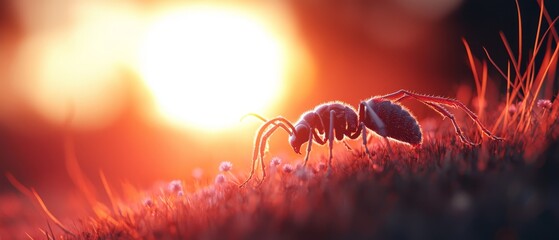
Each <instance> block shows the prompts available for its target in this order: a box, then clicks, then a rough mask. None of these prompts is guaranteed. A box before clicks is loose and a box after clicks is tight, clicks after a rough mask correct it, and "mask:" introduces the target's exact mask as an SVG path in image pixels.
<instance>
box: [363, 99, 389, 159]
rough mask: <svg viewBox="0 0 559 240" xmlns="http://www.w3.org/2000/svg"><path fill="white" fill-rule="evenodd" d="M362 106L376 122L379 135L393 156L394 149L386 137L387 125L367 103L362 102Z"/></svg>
mask: <svg viewBox="0 0 559 240" xmlns="http://www.w3.org/2000/svg"><path fill="white" fill-rule="evenodd" d="M371 103H372V101H371ZM361 104H363V105H365V109H366V111H367V113H368V114H369V117H371V119H373V121H374V122H375V125H376V126H377V132H378V134H379V135H381V136H382V137H383V138H384V141H385V142H386V147H387V148H388V152H389V153H390V154H392V148H391V147H390V142H389V141H388V138H387V137H386V135H387V133H386V125H385V124H384V122H383V121H382V119H380V117H379V116H378V115H377V113H376V112H375V110H373V107H372V106H369V105H368V104H367V103H365V102H361Z"/></svg>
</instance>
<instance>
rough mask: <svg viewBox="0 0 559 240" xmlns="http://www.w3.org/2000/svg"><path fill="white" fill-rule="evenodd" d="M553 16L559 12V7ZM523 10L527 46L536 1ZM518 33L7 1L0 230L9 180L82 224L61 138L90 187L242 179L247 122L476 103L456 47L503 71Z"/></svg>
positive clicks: (256, 8)
mask: <svg viewBox="0 0 559 240" xmlns="http://www.w3.org/2000/svg"><path fill="white" fill-rule="evenodd" d="M546 7H547V10H548V11H549V12H550V15H551V16H552V18H553V17H555V16H557V15H558V13H559V12H558V9H559V4H558V3H557V1H547V2H546ZM520 8H521V11H522V14H523V15H522V17H523V22H524V41H526V42H527V43H530V42H531V41H530V39H533V36H534V35H535V26H536V25H537V20H538V14H539V5H538V1H536V0H533V1H532V0H527V1H520ZM517 26H518V21H517V12H516V5H515V2H514V1H513V0H495V1H484V0H421V1H413V0H377V1H330V0H327V1H250V0H249V1H239V2H234V3H233V1H151V0H136V1H133V0H127V1H118V2H115V1H81V0H80V1H70V0H49V1H41V2H37V1H32V0H18V1H16V0H7V1H6V0H4V1H0V170H1V172H2V177H0V196H1V199H0V201H2V202H3V204H1V205H2V207H1V208H0V221H1V223H2V224H3V225H5V226H6V224H14V221H15V220H14V219H16V218H18V217H21V216H23V215H22V212H21V211H25V209H26V207H25V205H22V203H19V202H18V201H17V199H18V197H17V196H16V197H14V196H13V195H12V194H10V193H13V192H16V190H15V188H14V187H13V186H12V185H11V184H10V183H9V182H8V180H7V178H6V177H4V174H5V173H11V174H12V175H13V176H14V177H15V178H17V179H18V180H19V181H21V182H22V183H23V184H24V185H26V186H32V187H34V188H35V189H37V192H38V193H39V194H40V195H41V196H43V198H44V199H45V202H46V204H47V205H48V206H49V207H50V208H51V210H52V211H53V213H54V214H55V215H58V216H61V217H62V218H64V217H65V216H75V214H77V213H79V212H80V210H79V209H81V208H80V207H79V206H80V204H79V203H80V202H82V201H83V196H81V195H80V194H79V192H78V191H77V188H76V186H75V185H74V182H73V181H72V179H71V177H70V174H69V173H68V167H67V164H66V162H65V148H64V136H65V133H68V132H71V134H72V136H73V137H72V140H73V143H74V148H73V150H74V151H75V156H76V159H77V161H78V163H79V166H80V168H81V169H82V171H83V175H84V176H86V177H87V178H89V179H90V180H91V181H92V183H93V185H94V186H97V187H98V188H99V189H102V188H101V187H100V186H102V185H101V181H100V180H99V171H100V170H102V171H103V172H104V173H105V175H106V176H107V179H108V181H109V182H110V183H111V184H112V185H114V186H117V187H116V189H118V186H120V183H122V182H129V183H131V184H132V185H134V186H137V187H138V188H147V187H150V186H152V185H153V184H154V182H157V181H168V180H171V179H183V180H185V181H186V182H187V184H188V182H192V181H194V177H193V171H194V172H200V170H201V171H202V173H203V175H202V177H201V179H202V181H208V182H209V181H212V179H213V177H214V176H215V174H216V173H217V168H218V165H219V163H220V162H222V161H231V162H232V163H233V171H234V172H235V173H243V174H246V173H248V171H249V164H250V159H251V153H252V141H253V137H254V133H255V132H256V130H257V129H258V126H259V125H260V122H259V121H258V120H257V119H248V118H247V119H245V120H244V121H243V122H241V121H239V119H240V117H241V116H243V115H244V114H245V113H248V112H255V113H259V114H262V115H263V116H266V117H275V116H277V115H282V116H285V117H286V118H288V119H290V120H291V121H293V122H294V121H296V120H297V119H298V117H299V116H300V115H301V114H302V113H303V112H305V111H307V110H310V109H312V108H314V106H316V105H318V104H320V103H323V102H327V101H332V100H340V101H343V102H346V103H348V104H351V105H353V106H357V105H358V103H359V101H360V100H362V99H366V98H369V97H371V96H374V95H382V94H387V93H391V92H393V91H396V90H398V89H409V90H413V91H416V92H419V93H426V94H434V95H444V96H449V97H457V93H458V92H460V93H461V96H458V97H459V98H460V100H462V101H465V102H466V103H467V104H470V101H471V99H473V97H474V96H473V95H472V93H471V92H472V90H473V86H474V81H473V78H472V75H471V72H470V70H469V67H468V64H467V57H466V53H465V50H464V46H463V44H462V40H461V38H465V39H466V40H468V42H469V43H470V44H471V46H472V49H473V50H474V54H475V55H476V56H478V57H483V51H482V47H483V46H485V47H486V48H487V49H488V50H489V51H490V52H491V53H493V56H494V59H495V60H496V61H497V62H498V63H501V64H506V62H505V60H506V52H505V49H504V47H503V45H502V42H501V40H500V37H499V31H503V32H504V33H505V35H506V36H507V38H508V39H509V41H510V42H511V46H516V45H517V42H516V40H515V39H516V37H517ZM493 87H494V88H495V89H497V90H498V89H499V87H500V85H499V84H495V86H493ZM406 106H408V107H409V108H410V109H412V111H413V112H414V114H415V115H416V116H417V117H418V118H420V119H423V118H425V117H430V116H435V113H433V112H432V111H431V110H429V109H428V108H425V107H423V106H420V105H418V104H417V103H414V102H412V101H410V102H406ZM470 106H471V105H470ZM70 116H73V117H72V121H71V123H70V124H69V125H67V124H65V122H66V120H67V119H68V118H69V117H70ZM270 146H271V148H270V151H271V152H270V154H269V156H268V159H269V158H270V156H280V157H283V158H285V159H287V160H289V161H291V160H293V161H296V160H297V159H301V156H299V155H294V154H293V153H292V149H291V148H290V146H289V145H288V143H287V134H286V133H284V132H281V131H278V132H277V133H276V134H275V135H274V136H273V137H272V139H271V142H270ZM338 149H342V148H338ZM344 149H345V148H344ZM323 150H325V148H324V147H315V148H313V155H314V154H316V156H319V155H320V153H321V151H323ZM335 150H336V149H335ZM117 191H118V190H117ZM37 212H38V211H37ZM68 213H71V214H72V215H68ZM41 221H43V220H41ZM43 222H44V221H43ZM43 222H41V224H42V223H43Z"/></svg>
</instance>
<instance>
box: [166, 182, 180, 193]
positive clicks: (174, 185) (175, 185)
mask: <svg viewBox="0 0 559 240" xmlns="http://www.w3.org/2000/svg"><path fill="white" fill-rule="evenodd" d="M167 187H168V188H169V191H170V192H173V193H178V192H182V181H181V180H173V181H171V182H169V185H168V186H167Z"/></svg>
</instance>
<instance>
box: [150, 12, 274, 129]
mask: <svg viewBox="0 0 559 240" xmlns="http://www.w3.org/2000/svg"><path fill="white" fill-rule="evenodd" d="M149 29H150V30H148V32H147V34H146V36H145V39H144V41H143V43H141V47H140V52H139V61H140V62H139V71H140V74H141V76H142V78H143V80H144V81H145V83H146V85H147V87H148V89H149V91H150V92H151V94H152V96H153V98H154V101H155V104H156V107H157V111H159V113H160V115H161V116H163V117H164V119H166V120H167V121H170V122H172V123H175V124H179V125H181V126H185V125H186V126H193V127H196V128H203V129H204V130H209V131H212V130H216V129H222V128H226V127H229V126H232V125H233V124H236V123H238V122H239V118H240V117H241V116H242V115H243V114H245V113H248V112H254V111H256V112H262V111H263V110H264V109H265V108H266V107H267V106H269V105H270V103H272V102H273V101H274V100H275V99H276V98H277V97H278V96H279V95H280V94H281V91H282V81H283V79H284V72H285V60H284V58H285V56H284V49H283V48H284V46H283V45H282V43H281V41H280V39H278V37H277V34H275V33H274V32H272V31H271V29H270V27H269V26H266V24H265V22H264V20H263V19H259V18H258V17H257V16H252V15H251V14H250V12H243V11H241V10H239V9H230V8H219V7H210V6H194V7H188V8H185V9H182V10H180V11H174V12H172V13H167V14H165V15H164V16H162V17H161V18H159V19H158V20H156V21H154V24H153V25H152V26H151V28H149Z"/></svg>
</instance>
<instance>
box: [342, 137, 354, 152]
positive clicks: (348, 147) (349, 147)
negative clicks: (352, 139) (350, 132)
mask: <svg viewBox="0 0 559 240" xmlns="http://www.w3.org/2000/svg"><path fill="white" fill-rule="evenodd" d="M342 142H343V143H344V145H345V147H346V148H347V150H348V151H351V150H353V149H351V146H349V144H348V143H347V142H346V141H345V140H343V141H342Z"/></svg>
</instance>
